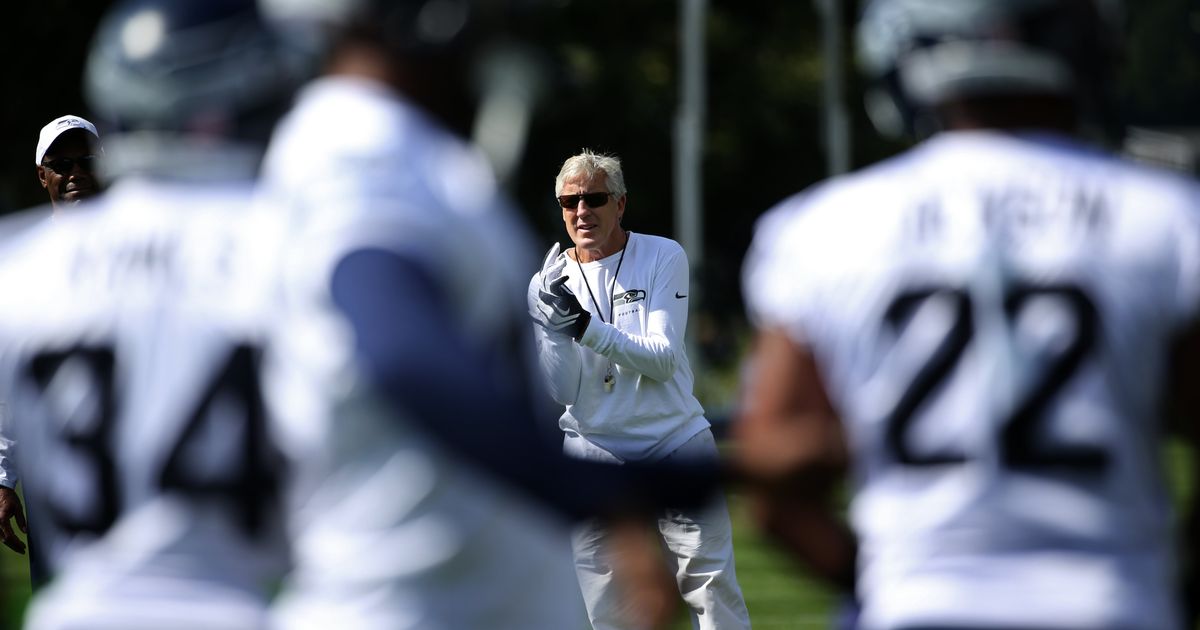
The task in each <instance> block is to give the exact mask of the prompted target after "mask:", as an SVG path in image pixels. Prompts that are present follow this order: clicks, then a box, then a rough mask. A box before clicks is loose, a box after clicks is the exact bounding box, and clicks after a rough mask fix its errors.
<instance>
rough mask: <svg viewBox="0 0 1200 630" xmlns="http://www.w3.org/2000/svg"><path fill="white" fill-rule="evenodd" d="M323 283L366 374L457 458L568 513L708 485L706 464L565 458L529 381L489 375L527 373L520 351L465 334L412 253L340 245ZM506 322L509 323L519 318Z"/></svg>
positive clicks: (685, 501)
mask: <svg viewBox="0 0 1200 630" xmlns="http://www.w3.org/2000/svg"><path fill="white" fill-rule="evenodd" d="M331 283H332V286H331V294H332V296H333V301H334V304H335V306H336V307H337V309H338V310H339V311H340V312H341V313H342V315H343V316H344V317H345V319H346V321H347V322H348V323H349V324H350V325H351V327H352V328H353V330H354V333H355V336H356V345H357V349H358V353H359V355H360V358H361V360H362V362H363V364H364V366H365V367H366V369H367V371H368V374H369V376H370V377H371V379H372V380H373V382H374V383H375V385H376V386H377V387H378V388H379V389H380V391H381V392H382V393H383V394H384V395H385V396H386V397H387V398H388V399H389V400H390V401H391V402H392V403H393V404H394V405H395V406H396V407H397V408H398V409H403V410H404V411H405V412H406V413H405V414H404V416H405V417H406V418H408V419H411V420H412V421H413V422H415V423H416V424H417V425H418V426H419V427H420V428H422V429H423V430H425V431H426V432H427V433H428V434H429V435H431V436H433V437H434V438H436V439H437V440H438V441H439V442H440V443H441V444H442V445H443V446H445V447H447V448H448V449H449V450H450V451H452V452H454V453H456V454H457V455H459V456H460V457H462V458H463V459H464V460H465V461H468V462H471V463H473V464H475V465H477V466H479V467H481V468H482V469H484V470H485V471H487V472H488V473H490V474H492V475H494V476H496V477H497V478H499V479H501V480H503V481H506V482H508V483H510V484H512V485H513V486H516V487H517V488H519V489H521V490H524V491H525V492H527V493H529V494H531V495H533V496H534V497H536V498H537V499H539V500H541V501H542V502H543V503H545V504H546V505H547V506H549V507H551V508H555V509H557V510H558V511H560V512H561V513H563V514H564V515H566V516H567V517H569V518H584V517H591V516H610V515H614V514H621V513H627V512H628V511H630V510H634V511H637V510H642V509H649V508H654V507H661V506H665V505H678V506H680V507H687V506H699V505H702V504H704V503H705V502H707V501H708V499H709V497H710V496H711V495H712V493H713V492H714V491H715V489H716V487H717V486H716V484H717V481H718V476H719V470H718V469H717V468H716V466H715V465H708V464H704V463H700V462H697V463H695V464H688V465H678V466H676V465H672V466H669V467H668V466H665V465H659V466H655V465H649V464H647V465H635V464H629V465H625V466H612V465H604V464H599V463H595V462H586V461H583V460H577V459H573V458H568V457H566V456H565V455H563V454H562V450H561V448H559V447H558V445H557V444H552V443H550V442H548V441H547V440H545V439H544V433H543V430H542V428H541V427H543V426H544V422H540V421H539V420H540V419H539V418H537V414H538V412H537V411H536V409H537V405H536V404H535V401H534V400H533V396H532V392H533V389H532V388H529V387H506V386H504V385H503V384H502V381H501V380H500V379H497V378H494V376H493V375H495V374H497V373H500V374H505V373H507V374H512V373H514V372H522V373H523V372H524V371H526V370H528V369H529V368H528V366H525V365H524V364H523V363H522V356H520V355H523V353H519V352H512V351H511V350H510V349H509V348H507V347H505V346H506V345H507V344H488V343H485V342H481V340H477V339H473V338H471V337H470V336H468V335H466V334H465V333H464V331H462V330H461V329H460V327H459V326H458V325H457V323H456V322H457V318H456V317H455V316H454V310H453V305H452V304H451V303H449V301H448V300H447V299H446V297H445V295H444V294H443V292H442V291H441V290H440V288H439V286H438V284H437V282H436V281H435V275H434V274H433V273H432V271H431V268H430V267H428V266H427V265H426V263H425V262H424V261H423V260H422V259H421V258H420V257H419V256H416V255H406V254H405V253H404V252H395V251H391V250H385V249H376V248H367V249H360V250H357V251H354V252H350V253H349V254H347V255H345V256H344V257H343V258H342V259H341V261H340V262H339V263H338V264H337V266H336V269H335V271H334V273H333V276H332V279H331ZM497 317H505V318H511V314H510V313H506V312H501V313H497ZM513 319H514V331H516V330H517V329H516V328H515V327H516V326H521V327H523V326H524V325H525V324H524V323H523V322H520V321H517V320H516V318H513Z"/></svg>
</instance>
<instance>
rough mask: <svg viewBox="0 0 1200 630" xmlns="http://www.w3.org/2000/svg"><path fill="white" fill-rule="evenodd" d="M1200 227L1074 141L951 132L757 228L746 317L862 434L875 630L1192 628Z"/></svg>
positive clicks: (863, 581)
mask: <svg viewBox="0 0 1200 630" xmlns="http://www.w3.org/2000/svg"><path fill="white" fill-rule="evenodd" d="M1197 212H1200V192H1198V191H1197V189H1196V188H1195V187H1194V186H1193V185H1191V184H1190V183H1186V182H1185V181H1183V180H1182V178H1176V177H1174V176H1171V175H1167V174H1163V173H1157V172H1154V171H1151V170H1149V169H1146V168H1143V167H1139V166H1135V165H1131V164H1128V163H1124V162H1122V161H1119V160H1117V159H1115V158H1112V157H1109V156H1105V155H1102V154H1100V153H1097V152H1093V151H1091V150H1089V149H1086V148H1083V147H1082V146H1079V145H1076V144H1073V143H1071V142H1070V141H1067V140H1065V139H1060V138H1057V137H1053V136H1049V135H1044V136H1043V135H1003V134H998V133H990V132H948V133H943V134H940V135H938V136H935V137H934V138H932V139H931V140H929V141H927V142H925V143H924V144H922V145H920V146H918V147H917V148H915V149H913V150H912V151H910V152H908V153H906V154H905V155H902V156H900V157H898V158H894V159H892V160H890V161H887V162H884V163H882V164H880V165H876V166H875V167H873V168H870V169H868V170H865V171H863V172H861V173H859V174H856V175H852V176H848V177H845V178H840V179H836V180H833V181H831V182H829V183H827V184H824V185H822V186H819V187H817V188H815V189H814V190H812V191H810V192H807V193H803V194H801V195H799V196H796V197H794V198H792V199H789V200H787V201H785V202H783V203H782V204H781V205H780V206H779V207H777V208H775V209H774V210H773V211H772V212H770V213H769V214H767V215H765V216H764V218H763V219H761V220H760V223H759V225H758V227H757V229H756V238H755V241H754V245H753V246H752V248H751V251H750V254H749V257H748V259H747V266H746V269H745V290H746V293H747V303H748V307H749V309H750V312H751V316H752V318H753V319H754V320H755V324H756V326H758V327H760V328H777V329H781V330H783V331H786V332H787V333H788V334H789V335H790V336H791V337H792V339H793V341H794V342H796V343H797V344H798V345H802V346H804V347H806V348H808V349H810V351H811V352H812V353H813V355H814V357H815V359H816V361H817V363H818V365H819V366H820V369H821V377H822V379H823V382H824V384H825V387H826V389H827V390H828V392H829V394H830V397H831V400H832V402H833V403H834V406H835V408H836V409H837V410H838V412H839V415H840V416H841V418H842V421H843V423H844V424H845V426H846V430H847V436H848V442H849V445H850V449H851V452H852V456H853V459H854V462H855V464H854V466H855V470H854V473H855V483H856V487H855V494H854V498H853V500H852V504H851V509H850V518H851V521H852V524H853V527H854V529H855V531H856V533H857V535H858V537H859V539H860V544H861V548H860V557H859V587H858V588H859V595H860V597H861V599H862V600H863V615H862V621H863V623H864V626H865V627H868V628H895V627H902V626H905V625H910V626H911V625H914V624H921V625H950V626H953V625H956V624H975V625H985V626H986V625H991V626H1006V627H1021V626H1026V627H1054V628H1060V627H1061V628H1076V627H1078V628H1100V627H1121V628H1172V627H1177V626H1178V624H1179V621H1178V617H1177V615H1176V613H1175V607H1176V606H1177V603H1176V602H1175V601H1174V599H1173V597H1174V595H1175V592H1176V591H1175V589H1174V588H1173V587H1172V584H1173V579H1174V567H1173V566H1172V558H1173V545H1172V544H1171V542H1170V541H1171V540H1172V532H1171V519H1170V510H1169V506H1168V496H1167V492H1166V489H1165V486H1164V481H1163V479H1162V471H1161V468H1162V462H1161V452H1160V449H1161V442H1160V440H1161V437H1162V433H1163V431H1164V424H1165V419H1164V418H1163V417H1162V415H1161V409H1162V403H1163V400H1162V395H1163V394H1164V393H1165V390H1164V382H1165V374H1166V373H1165V368H1166V363H1167V354H1168V352H1169V349H1170V346H1171V342H1172V340H1173V338H1174V337H1175V335H1176V334H1177V333H1178V332H1179V331H1180V330H1181V329H1182V328H1183V327H1184V326H1185V325H1187V324H1189V323H1190V322H1192V321H1193V320H1194V319H1195V318H1196V316H1197V307H1198V306H1200V293H1198V289H1200V285H1198V281H1200V257H1198V256H1200V228H1198V226H1197V217H1196V213H1197Z"/></svg>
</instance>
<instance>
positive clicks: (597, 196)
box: [558, 192, 612, 210]
mask: <svg viewBox="0 0 1200 630" xmlns="http://www.w3.org/2000/svg"><path fill="white" fill-rule="evenodd" d="M611 195H612V193H610V192H590V193H583V194H582V195H559V197H558V205H560V206H562V207H564V208H566V209H567V210H574V209H575V208H578V207H579V200H580V199H582V200H583V203H585V204H587V207H589V208H599V207H600V206H603V205H604V204H606V203H608V198H609V196H611Z"/></svg>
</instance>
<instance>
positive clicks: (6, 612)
mask: <svg viewBox="0 0 1200 630" xmlns="http://www.w3.org/2000/svg"><path fill="white" fill-rule="evenodd" d="M1168 461H1169V467H1170V476H1171V477H1172V478H1173V482H1174V483H1173V487H1174V490H1175V494H1176V498H1177V499H1178V500H1179V501H1180V502H1185V501H1187V500H1189V499H1190V498H1191V496H1192V493H1193V492H1194V491H1195V488H1194V487H1193V484H1192V483H1191V482H1190V480H1191V479H1193V478H1194V477H1193V476H1192V475H1191V474H1190V471H1191V466H1192V464H1193V462H1191V461H1190V460H1189V459H1188V458H1187V457H1186V456H1185V451H1184V450H1183V449H1182V448H1179V447H1173V448H1172V449H1171V450H1170V456H1169V458H1168ZM729 499H730V500H729V506H730V511H731V513H732V516H733V521H734V547H735V551H734V553H735V554H736V557H737V569H738V579H739V581H740V582H741V585H742V590H743V592H744V593H745V596H746V605H747V606H748V607H749V609H750V619H751V621H752V622H753V624H754V628H755V629H756V630H776V629H780V630H782V629H785V628H786V629H788V630H809V629H815V628H828V627H829V621H830V616H831V614H832V610H833V607H834V604H835V597H834V595H833V594H832V593H831V592H830V591H829V590H827V589H826V588H824V587H823V586H822V585H820V584H818V583H815V582H813V581H812V580H810V579H808V578H807V577H805V575H804V573H803V571H802V570H801V569H800V568H799V567H797V566H796V565H795V564H794V563H793V562H791V561H790V560H789V559H788V558H786V557H785V556H784V554H783V553H781V552H780V551H778V550H777V549H775V548H774V547H773V546H772V544H771V543H770V542H768V541H766V540H764V539H763V538H762V537H761V536H760V535H759V534H758V533H757V532H756V531H755V529H754V527H753V526H752V525H751V524H750V523H749V522H748V520H747V517H746V513H745V509H744V507H743V504H742V502H741V501H740V500H739V498H738V496H737V495H736V494H734V495H731V496H730V498H729ZM0 597H2V598H3V599H2V600H0V601H2V602H3V607H4V608H3V616H2V617H0V628H18V627H20V619H21V614H22V611H23V610H24V605H25V602H26V600H27V599H28V597H29V575H28V565H27V563H26V561H25V556H18V555H16V554H14V553H12V552H10V551H8V550H7V549H4V548H0ZM680 613H681V618H680V620H679V621H678V622H677V623H676V624H675V627H674V629H673V630H687V629H688V628H689V627H690V625H689V624H688V623H687V621H686V619H684V618H683V617H682V611H680Z"/></svg>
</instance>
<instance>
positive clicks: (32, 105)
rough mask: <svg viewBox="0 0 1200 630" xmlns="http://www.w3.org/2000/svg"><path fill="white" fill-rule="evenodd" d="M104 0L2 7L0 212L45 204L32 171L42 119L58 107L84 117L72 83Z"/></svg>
mask: <svg viewBox="0 0 1200 630" xmlns="http://www.w3.org/2000/svg"><path fill="white" fill-rule="evenodd" d="M110 4H112V2H111V0H91V1H89V2H78V1H73V0H42V1H41V2H14V3H10V4H8V5H6V6H5V14H4V19H3V20H0V59H2V60H3V63H4V71H3V73H2V74H0V77H2V78H0V81H3V89H4V93H5V94H7V95H8V96H7V97H5V98H4V99H3V105H2V106H0V138H4V146H3V149H0V214H2V213H5V212H11V211H13V210H17V209H20V208H24V207H28V206H31V205H34V204H40V203H45V202H46V201H47V198H46V194H45V192H44V191H43V190H42V188H41V186H40V185H39V184H38V180H37V175H36V173H35V171H34V164H33V160H32V159H30V158H32V157H33V153H34V148H35V147H36V146H37V136H38V131H39V130H40V129H41V128H42V126H43V125H45V124H46V123H48V122H50V121H51V120H53V119H55V118H57V117H58V116H61V115H63V114H78V115H81V116H84V117H88V116H89V113H88V111H87V109H86V107H85V106H84V103H83V97H82V95H81V88H80V85H81V83H82V81H81V77H82V73H83V65H84V59H85V56H86V54H87V47H88V44H89V43H90V41H91V38H92V34H93V32H94V31H95V28H96V24H97V22H98V21H99V18H100V15H101V14H103V13H104V11H105V10H106V9H107V8H108V6H109V5H110Z"/></svg>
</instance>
